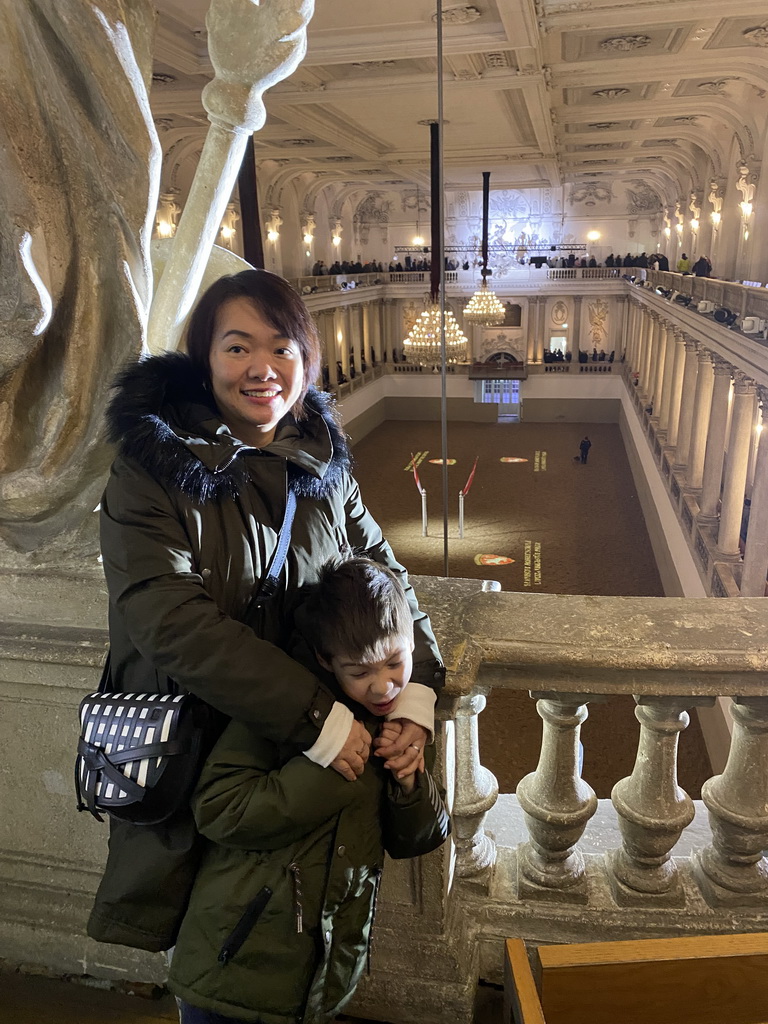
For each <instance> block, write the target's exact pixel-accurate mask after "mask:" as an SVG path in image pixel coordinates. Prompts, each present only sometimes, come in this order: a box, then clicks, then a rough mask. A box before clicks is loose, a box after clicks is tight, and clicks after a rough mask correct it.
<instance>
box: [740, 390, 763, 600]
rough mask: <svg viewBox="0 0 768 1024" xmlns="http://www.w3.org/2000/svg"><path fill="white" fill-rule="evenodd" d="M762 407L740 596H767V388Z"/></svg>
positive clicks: (761, 398)
mask: <svg viewBox="0 0 768 1024" xmlns="http://www.w3.org/2000/svg"><path fill="white" fill-rule="evenodd" d="M757 393H758V397H759V399H760V405H761V407H762V421H761V426H762V431H761V433H760V440H759V441H758V445H757V461H756V463H755V479H754V482H753V484H752V504H751V506H750V510H749V529H748V530H747V545H746V548H745V550H744V568H743V571H742V574H741V596H742V597H763V596H765V579H766V576H768V388H763V387H759V388H758V389H757Z"/></svg>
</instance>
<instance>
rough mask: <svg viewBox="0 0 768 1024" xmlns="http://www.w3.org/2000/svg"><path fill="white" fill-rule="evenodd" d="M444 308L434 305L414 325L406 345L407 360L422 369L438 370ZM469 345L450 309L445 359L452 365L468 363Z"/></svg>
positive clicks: (446, 319) (448, 311) (446, 330)
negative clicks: (442, 311)
mask: <svg viewBox="0 0 768 1024" xmlns="http://www.w3.org/2000/svg"><path fill="white" fill-rule="evenodd" d="M440 335H441V331H440V306H439V304H437V303H431V304H430V305H429V306H427V308H426V309H425V310H424V312H423V313H422V314H421V316H420V317H419V319H418V320H417V321H416V323H415V324H414V325H413V327H412V328H411V330H410V333H409V334H408V337H407V338H406V339H405V340H404V341H403V349H404V350H405V358H406V359H407V360H408V362H409V363H418V364H420V365H421V366H438V365H439V364H440V361H441V349H440V341H441V339H440ZM468 348H469V343H468V341H467V337H466V335H465V334H464V332H463V331H462V329H461V328H460V327H459V325H458V323H457V322H456V317H455V316H454V315H453V313H452V312H451V310H450V309H446V311H445V358H446V362H448V363H464V362H466V361H467V351H468Z"/></svg>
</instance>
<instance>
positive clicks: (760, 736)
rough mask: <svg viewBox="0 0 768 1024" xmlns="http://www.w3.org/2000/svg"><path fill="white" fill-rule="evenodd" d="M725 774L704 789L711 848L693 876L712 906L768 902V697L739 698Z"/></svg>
mask: <svg viewBox="0 0 768 1024" xmlns="http://www.w3.org/2000/svg"><path fill="white" fill-rule="evenodd" d="M731 716H732V718H733V735H732V737H731V750H730V753H729V755H728V762H727V764H726V766H725V770H724V771H723V774H722V775H716V776H715V777H714V778H712V779H709V780H708V781H707V782H705V783H704V785H703V786H702V787H701V797H702V800H703V801H704V803H705V804H706V806H707V810H708V811H709V822H710V825H711V826H712V845H711V846H708V847H706V848H705V849H704V850H701V851H700V852H698V853H697V854H696V855H695V859H694V873H695V875H696V879H697V881H698V882H699V885H700V886H701V889H702V891H703V893H704V896H705V898H706V900H707V902H708V903H709V904H710V905H712V906H736V907H745V906H750V907H754V906H756V905H758V904H760V905H764V904H766V903H768V864H766V861H765V858H764V857H763V850H765V849H768V803H767V802H766V793H768V697H737V698H736V699H735V700H734V702H733V704H732V705H731Z"/></svg>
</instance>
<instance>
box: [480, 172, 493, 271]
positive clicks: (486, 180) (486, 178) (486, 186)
mask: <svg viewBox="0 0 768 1024" xmlns="http://www.w3.org/2000/svg"><path fill="white" fill-rule="evenodd" d="M490 194H491V172H490V171H483V271H482V273H483V282H485V279H486V277H487V276H488V202H489V199H490Z"/></svg>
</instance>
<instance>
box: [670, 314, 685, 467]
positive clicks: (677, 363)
mask: <svg viewBox="0 0 768 1024" xmlns="http://www.w3.org/2000/svg"><path fill="white" fill-rule="evenodd" d="M674 338H675V348H674V352H675V357H674V363H673V366H672V394H671V395H670V399H669V423H668V424H667V444H668V445H669V447H670V448H675V447H676V446H677V436H678V426H679V421H680V406H681V404H682V398H683V371H684V369H685V336H684V335H683V334H682V333H681V332H680V331H675V332H674Z"/></svg>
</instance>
